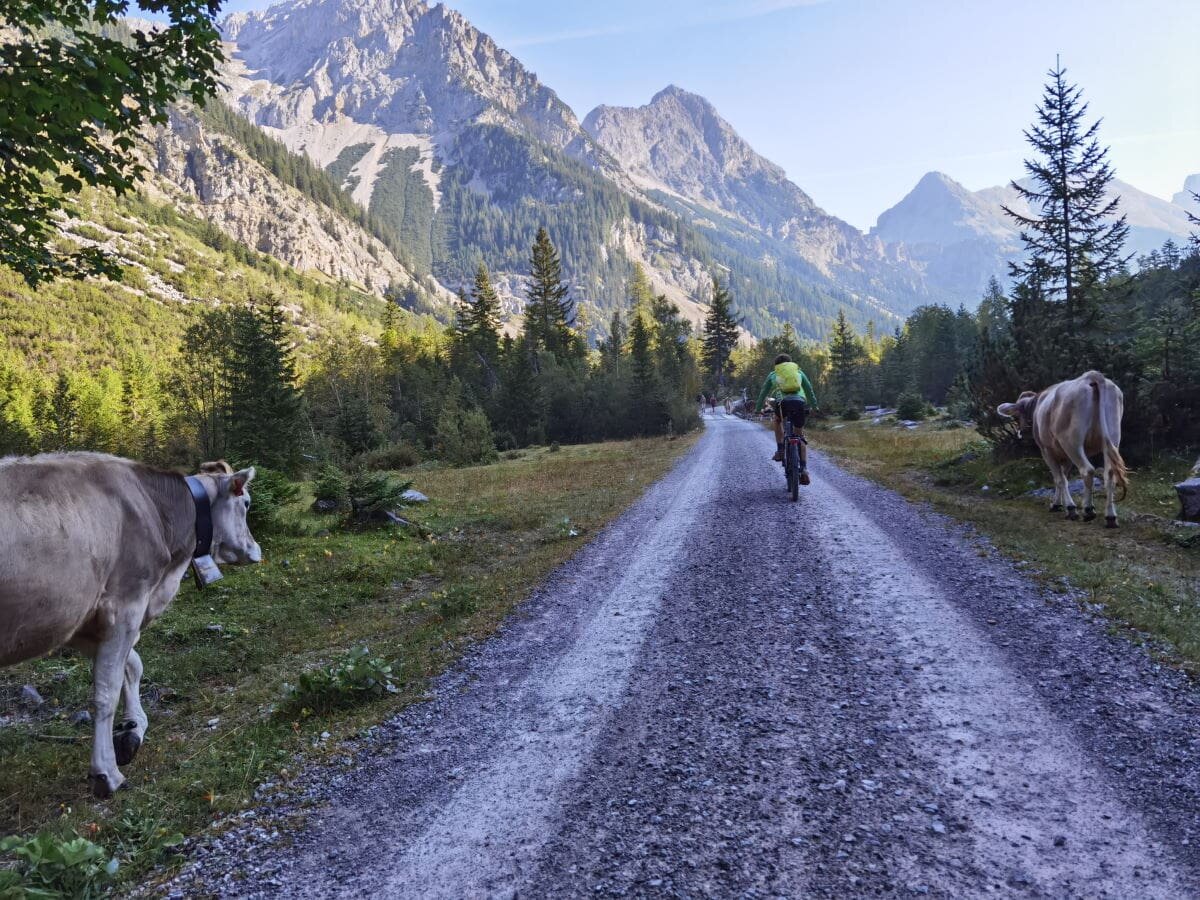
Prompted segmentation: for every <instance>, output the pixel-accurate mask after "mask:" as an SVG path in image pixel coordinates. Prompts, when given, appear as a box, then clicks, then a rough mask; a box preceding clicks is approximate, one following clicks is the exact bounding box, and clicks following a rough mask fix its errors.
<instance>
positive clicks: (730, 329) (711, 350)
mask: <svg viewBox="0 0 1200 900" xmlns="http://www.w3.org/2000/svg"><path fill="white" fill-rule="evenodd" d="M737 342H738V323H737V319H735V318H734V315H733V299H732V297H731V296H730V293H729V289H728V288H727V287H726V286H725V284H724V283H722V281H721V279H720V278H718V277H717V276H715V275H714V276H713V280H712V300H711V301H710V302H709V306H708V315H707V316H705V319H704V335H703V337H702V338H701V342H700V346H701V360H702V364H703V366H704V376H705V380H706V381H707V383H708V384H709V386H710V387H711V389H712V390H715V391H716V392H717V393H718V394H720V393H723V392H724V391H725V388H726V386H727V383H728V380H729V375H730V366H729V357H730V356H731V355H732V354H733V350H734V348H735V347H736V346H737Z"/></svg>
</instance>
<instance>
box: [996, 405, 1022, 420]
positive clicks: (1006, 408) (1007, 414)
mask: <svg viewBox="0 0 1200 900" xmlns="http://www.w3.org/2000/svg"><path fill="white" fill-rule="evenodd" d="M996 412H998V413H1000V415H1002V416H1004V418H1006V419H1015V418H1016V416H1017V404H1015V403H1001V404H1000V405H999V406H997V407H996Z"/></svg>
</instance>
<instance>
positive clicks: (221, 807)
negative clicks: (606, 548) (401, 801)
mask: <svg viewBox="0 0 1200 900" xmlns="http://www.w3.org/2000/svg"><path fill="white" fill-rule="evenodd" d="M694 439H695V438H694V436H693V437H685V438H679V439H675V440H670V439H666V438H654V439H640V440H632V441H620V442H610V443H603V444H589V445H578V446H572V447H564V448H562V449H559V448H558V447H556V446H552V447H549V448H546V447H542V448H533V449H529V450H520V451H512V452H510V453H506V454H504V456H503V457H502V458H501V459H500V460H499V461H498V462H496V463H494V464H491V465H486V466H477V467H471V468H449V467H439V466H434V465H425V466H419V467H416V468H414V469H409V470H406V471H405V472H403V473H401V474H402V475H403V477H404V478H405V479H413V481H414V485H415V487H416V488H417V489H419V490H420V491H422V492H424V493H425V494H427V495H428V496H429V497H430V498H431V501H430V502H429V503H428V504H425V505H421V506H411V507H407V508H405V509H404V510H403V514H404V516H405V517H406V518H408V519H409V520H410V521H411V526H410V527H404V528H386V529H372V530H361V531H358V530H347V529H346V528H343V527H339V525H338V524H337V522H336V521H335V520H334V519H332V518H330V517H328V516H318V515H316V514H314V513H311V512H310V511H309V510H308V507H309V505H310V504H311V502H312V496H311V493H309V492H307V491H306V494H305V495H302V496H301V497H299V498H298V499H297V500H296V501H295V503H294V504H293V505H292V506H291V507H290V508H289V509H288V510H286V511H285V513H284V526H283V527H282V528H281V529H279V530H280V533H278V534H272V535H265V536H260V542H261V543H262V545H263V550H264V556H265V559H264V562H263V564H262V565H259V566H255V567H249V568H243V569H234V568H227V569H226V570H225V576H226V577H225V579H224V580H223V581H221V582H218V583H217V584H215V585H213V586H211V587H209V588H207V589H205V590H204V591H203V592H200V591H197V589H196V588H195V587H194V586H193V585H192V584H191V583H190V581H185V584H184V587H183V589H182V590H181V591H180V594H179V596H178V597H177V598H176V600H175V602H174V604H173V605H172V606H171V607H170V608H169V609H168V610H167V612H166V614H165V615H164V616H163V617H162V618H161V619H160V620H159V621H157V622H155V623H154V624H153V625H151V626H150V627H149V628H148V629H147V630H146V631H145V632H144V634H143V638H142V640H141V642H140V644H139V650H140V652H141V655H142V658H143V660H144V661H145V667H146V675H145V680H144V681H143V688H142V696H143V700H144V701H145V702H146V705H147V711H148V713H149V716H150V728H149V731H148V733H147V742H146V744H145V745H144V746H143V747H142V749H141V752H140V753H139V755H138V757H137V759H136V760H135V761H134V762H133V763H132V764H131V765H129V766H126V767H125V769H124V771H125V774H126V776H127V778H128V779H129V780H128V782H127V785H126V788H125V789H123V790H121V791H120V792H118V794H117V795H116V796H115V797H114V798H113V799H112V800H110V801H93V800H92V798H91V797H90V794H89V792H88V786H87V783H86V780H85V775H86V774H87V766H88V755H89V752H90V740H91V736H90V730H89V729H87V728H83V727H78V726H73V725H72V724H70V721H69V720H70V717H71V716H72V715H73V714H74V713H76V712H78V711H79V710H81V709H84V708H86V706H87V699H88V691H89V686H90V666H89V663H88V661H87V660H86V659H83V658H81V657H80V656H79V655H78V654H75V653H73V652H71V651H64V652H60V653H57V654H54V655H52V656H50V657H48V658H45V659H42V660H38V661H35V662H31V663H26V664H23V665H20V666H16V667H13V668H9V669H6V670H4V671H3V673H2V675H0V714H9V715H10V721H8V723H7V724H0V759H3V760H4V765H3V766H2V767H0V834H6V833H12V834H19V835H31V834H34V833H39V832H40V833H41V834H42V835H43V837H44V840H45V841H46V842H47V845H48V846H61V844H60V843H59V844H55V843H54V842H62V841H64V840H72V839H75V838H77V837H83V838H86V839H88V840H90V841H92V842H94V843H95V844H96V845H97V846H99V847H101V848H103V850H104V855H105V859H107V858H109V857H110V856H111V857H112V858H115V859H117V861H118V863H119V868H118V869H117V872H116V876H115V877H116V879H117V881H118V882H119V883H120V882H124V883H131V882H133V881H136V880H138V879H140V878H142V877H144V876H145V874H146V873H147V872H148V871H149V870H150V869H152V868H154V867H156V866H160V865H162V864H164V863H166V864H170V863H171V862H172V861H173V860H174V859H176V858H177V853H178V852H179V849H180V846H181V843H182V841H183V840H184V838H185V837H191V836H194V835H198V834H200V833H202V832H205V831H206V829H209V828H210V827H211V826H213V825H214V823H219V822H220V821H221V820H222V819H224V818H225V817H228V816H230V814H234V813H236V812H238V811H239V810H241V809H243V808H245V807H247V806H248V805H250V804H251V803H252V801H253V800H254V797H255V790H256V788H257V787H258V786H259V785H260V784H263V783H264V782H268V781H269V782H271V783H273V784H275V785H278V786H279V787H280V788H282V789H286V786H287V784H288V782H289V780H290V779H291V778H292V777H293V776H295V775H296V774H297V772H298V770H299V769H300V768H301V767H303V766H305V765H307V764H309V763H317V762H320V761H322V760H328V759H330V758H333V757H336V756H337V755H339V754H341V753H344V749H343V746H342V745H343V741H344V740H345V739H348V738H353V737H354V736H355V735H358V734H360V733H362V732H363V731H364V729H367V728H369V727H370V726H372V725H375V724H378V723H380V722H382V721H384V720H386V719H387V718H388V717H389V716H391V715H392V714H394V713H396V712H397V711H398V710H400V709H402V708H403V707H405V706H406V705H408V704H411V703H414V702H417V701H419V700H420V699H421V698H422V697H423V696H424V695H425V693H426V691H427V689H428V685H429V682H430V680H431V679H432V678H434V677H436V676H437V675H438V674H439V673H441V672H443V671H445V669H446V668H447V667H448V666H450V665H452V664H453V663H454V661H455V660H456V659H458V658H459V656H460V654H461V653H462V651H463V649H464V648H465V647H466V646H468V645H469V644H470V643H471V642H473V641H478V640H480V639H482V638H484V637H486V636H487V635H489V634H491V633H492V632H493V631H495V629H496V628H497V627H498V626H499V625H500V623H501V622H502V621H503V620H504V618H505V616H507V615H508V614H509V613H510V612H511V611H512V610H513V608H514V607H515V606H516V605H517V604H519V603H520V602H521V600H522V599H523V598H525V597H526V596H528V594H529V592H530V590H531V589H532V588H533V586H535V585H536V584H537V583H538V582H539V581H541V579H543V578H544V577H545V576H546V574H547V573H548V572H550V571H551V570H552V569H553V568H554V567H555V566H556V565H558V564H559V563H561V562H563V561H564V560H565V559H567V557H569V556H570V555H571V554H572V553H574V552H575V551H576V550H577V549H578V548H579V547H580V546H581V545H582V544H583V543H584V542H586V541H587V540H588V539H589V538H590V537H591V536H592V535H594V534H595V533H596V532H597V531H598V530H599V529H601V528H603V527H604V525H605V524H606V523H607V522H609V521H610V520H611V519H612V518H614V517H615V516H616V515H618V514H619V513H620V512H621V511H622V510H624V509H625V508H626V507H627V506H628V505H629V504H630V503H632V502H633V501H634V500H635V499H636V498H637V497H638V496H639V495H640V494H641V493H642V492H643V490H644V489H645V488H646V487H647V486H648V485H650V484H652V483H654V482H655V481H656V480H657V479H658V478H660V477H661V476H662V475H663V474H664V473H665V472H666V471H667V469H669V468H670V466H671V465H672V463H673V462H674V461H675V460H676V459H677V458H678V457H679V456H680V455H681V454H682V453H684V452H685V451H686V450H687V449H688V448H689V447H690V446H691V445H692V443H693V441H694ZM364 648H366V649H365V650H364ZM26 684H29V685H32V686H34V687H35V688H36V689H37V690H38V691H39V692H40V693H41V695H42V697H43V698H44V699H45V701H46V702H45V705H44V706H43V707H42V708H40V709H39V710H37V711H36V712H33V713H22V712H21V711H20V705H19V703H18V702H17V700H16V698H17V697H18V696H19V694H20V691H21V688H22V686H23V685H26ZM3 721H4V720H3V719H0V722H3ZM0 888H3V885H0ZM0 893H3V891H2V890H0ZM5 896H7V895H5Z"/></svg>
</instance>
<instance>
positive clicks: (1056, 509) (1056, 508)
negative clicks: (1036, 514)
mask: <svg viewBox="0 0 1200 900" xmlns="http://www.w3.org/2000/svg"><path fill="white" fill-rule="evenodd" d="M1062 511H1063V505H1062V504H1061V503H1055V504H1054V505H1053V506H1052V507H1050V512H1052V513H1053V512H1062Z"/></svg>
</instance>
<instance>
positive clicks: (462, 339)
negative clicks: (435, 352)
mask: <svg viewBox="0 0 1200 900" xmlns="http://www.w3.org/2000/svg"><path fill="white" fill-rule="evenodd" d="M456 349H457V351H458V352H457V358H456V362H457V363H458V364H459V365H461V366H462V367H463V368H464V369H465V371H464V372H463V376H464V377H466V378H468V379H469V380H470V381H471V382H472V386H473V387H475V388H477V389H478V390H480V391H481V393H482V394H484V395H485V396H487V395H490V394H492V393H493V392H494V391H495V390H496V389H497V388H498V387H499V384H500V373H499V366H500V296H499V295H498V294H497V293H496V289H495V287H494V286H493V285H492V277H491V274H490V273H489V272H488V270H487V266H485V265H484V264H483V263H482V262H481V263H480V264H479V268H478V269H476V271H475V283H474V284H473V285H472V286H471V296H470V299H467V298H465V297H464V298H463V304H462V306H461V307H460V308H459V315H458V328H457V332H456Z"/></svg>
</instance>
